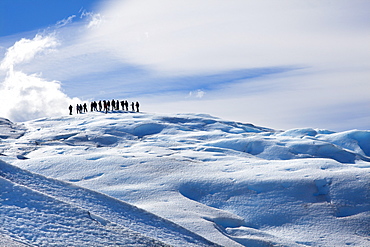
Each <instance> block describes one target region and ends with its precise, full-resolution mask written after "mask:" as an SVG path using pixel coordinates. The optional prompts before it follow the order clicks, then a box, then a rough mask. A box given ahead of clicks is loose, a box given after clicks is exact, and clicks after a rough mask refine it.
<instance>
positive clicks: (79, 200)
mask: <svg viewBox="0 0 370 247" xmlns="http://www.w3.org/2000/svg"><path fill="white" fill-rule="evenodd" d="M0 185H1V186H0V202H1V205H2V210H1V212H0V220H1V222H2V229H1V230H2V231H3V232H5V233H7V235H8V236H9V237H8V238H9V239H10V240H11V241H13V242H15V241H17V242H20V243H24V244H30V245H37V246H50V245H60V246H61V245H64V246H65V245H68V246H86V245H90V246H111V245H114V246H167V244H165V243H164V242H160V241H158V240H154V239H152V238H151V237H147V236H144V234H145V235H149V236H150V235H154V236H155V237H156V238H159V239H160V238H162V239H163V241H165V242H167V243H170V244H175V245H185V244H186V246H193V245H194V246H209V245H213V244H212V243H210V242H208V241H206V240H204V239H202V238H201V237H199V236H197V235H196V234H194V233H191V232H189V231H187V230H185V229H183V228H181V227H180V226H177V225H175V224H173V223H172V222H169V221H166V220H164V219H162V218H159V217H158V216H155V215H152V214H150V213H149V212H146V211H144V210H140V209H138V208H137V207H135V206H132V205H129V204H127V203H124V202H121V201H118V200H116V199H114V198H110V197H108V196H105V195H103V194H100V193H97V192H93V191H90V190H87V189H83V188H79V187H77V186H74V185H71V184H67V183H64V182H61V181H58V180H54V179H48V178H45V177H43V176H40V175H36V174H32V173H30V172H26V171H23V170H21V169H19V168H16V167H13V166H11V165H9V164H7V163H5V162H2V161H0ZM130 228H131V229H130ZM132 229H134V230H137V231H138V232H136V231H134V230H132ZM153 231H154V232H153ZM139 232H141V233H139Z"/></svg>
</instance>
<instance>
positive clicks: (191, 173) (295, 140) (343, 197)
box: [0, 112, 370, 246]
mask: <svg viewBox="0 0 370 247" xmlns="http://www.w3.org/2000/svg"><path fill="white" fill-rule="evenodd" d="M22 128H24V129H25V130H24V131H25V132H24V134H23V135H20V136H19V137H17V138H16V139H15V138H13V139H12V138H7V139H4V140H2V143H1V144H0V145H1V147H2V149H3V156H2V159H3V160H4V161H6V162H8V163H10V164H12V165H15V166H17V167H20V168H22V169H24V170H27V171H30V172H32V173H37V174H41V175H43V176H46V177H48V179H51V180H52V181H59V182H58V184H59V183H60V188H59V189H58V190H56V191H55V193H54V194H51V192H50V191H53V190H51V189H47V190H46V191H45V190H42V189H41V188H42V186H41V187H40V186H38V184H40V181H44V179H46V178H45V177H42V178H43V179H40V178H39V179H38V180H37V182H36V181H35V184H37V186H36V185H32V184H31V183H28V182H27V183H26V182H25V181H27V179H23V180H21V181H22V182H19V181H20V180H19V179H15V180H14V179H13V180H12V179H10V177H12V176H15V175H9V176H8V177H6V176H5V177H4V176H3V177H4V179H7V180H8V181H10V182H11V183H15V184H16V185H21V186H25V187H27V188H30V189H32V190H35V191H38V192H41V193H44V194H46V195H50V196H51V197H53V198H56V199H57V200H60V201H62V202H63V203H67V204H68V205H72V206H73V207H74V206H76V205H77V206H78V207H79V208H80V209H82V210H85V211H88V212H90V214H91V219H92V220H94V221H95V222H98V223H99V225H102V226H104V227H105V226H107V225H109V224H112V223H115V224H117V225H119V226H122V227H124V229H126V228H127V229H130V230H132V231H135V232H136V233H138V234H139V236H138V238H139V237H141V236H143V237H144V240H143V241H149V240H148V239H146V238H145V236H146V237H148V238H150V240H153V241H159V242H161V243H166V244H173V245H175V246H181V245H183V246H190V245H189V243H190V244H193V245H195V246H196V245H202V244H203V245H207V244H210V243H216V244H219V245H222V246H368V245H369V244H370V239H369V236H370V223H369V222H370V198H369V195H370V193H369V192H370V190H369V186H368V181H369V180H370V156H369V153H370V152H369V145H370V131H368V130H367V131H360V130H351V131H346V132H340V133H335V132H333V131H329V130H320V129H312V128H301V129H292V130H286V131H280V130H273V129H269V128H265V127H258V126H255V125H253V124H246V123H238V122H232V121H225V120H222V119H219V118H216V117H212V116H209V115H204V114H177V115H156V114H149V113H129V112H115V113H110V114H102V113H88V114H81V115H77V116H65V117H58V118H44V119H38V120H34V121H29V122H25V123H24V126H23V127H22ZM11 174H20V172H12V173H11ZM33 176H36V175H35V174H33ZM31 177H32V176H31ZM48 179H46V180H47V181H49V180H48ZM53 179H57V180H53ZM30 180H31V181H33V180H32V179H30ZM60 181H65V182H68V183H62V182H60ZM45 183H46V182H45ZM48 183H49V182H48ZM50 183H51V182H50ZM53 184H54V183H53ZM71 184H73V185H76V186H78V187H77V188H79V190H83V193H82V192H81V193H82V194H83V195H84V196H80V197H78V196H72V198H71V197H68V195H69V194H71V195H74V193H75V192H73V193H72V192H71V190H72V189H71V188H73V185H71ZM35 186H36V187H35ZM71 186H72V187H71ZM53 187H54V185H53ZM47 188H49V187H47ZM82 188H86V189H82ZM72 191H73V190H72ZM61 195H63V196H61ZM86 195H89V196H86ZM97 195H99V198H100V199H99V200H97V199H94V200H93V203H92V202H91V201H89V200H90V199H86V200H88V202H87V201H83V200H82V198H85V197H87V198H91V197H92V198H96V196H97ZM103 197H104V199H102V198H103ZM76 201H77V202H78V203H77V202H76ZM102 201H105V202H109V203H108V204H109V205H108V206H105V207H103V206H102ZM72 202H73V203H72ZM113 202H114V203H113ZM124 202H126V203H124ZM115 203H117V204H119V205H120V206H119V207H123V208H126V211H128V212H131V214H133V215H134V216H133V217H130V216H128V215H126V214H125V213H124V211H119V210H117V207H116V206H114V205H116V204H115ZM81 205H93V206H91V207H89V208H86V207H85V206H81ZM133 205H134V206H135V207H137V209H136V210H139V209H138V208H141V209H140V210H142V211H140V210H139V211H135V210H133ZM40 207H41V206H40ZM94 207H96V208H98V209H97V210H95V211H94V210H92V209H91V208H94ZM133 212H135V213H133ZM139 212H141V213H139ZM145 212H146V213H147V214H149V213H148V212H150V213H151V214H150V215H151V216H147V217H144V216H143V215H146V214H145ZM156 215H158V216H156ZM122 218H123V219H125V220H122ZM116 219H117V220H116ZM164 219H165V220H164ZM157 220H158V221H157ZM129 222H130V223H129ZM155 222H160V223H158V224H155ZM171 222H174V223H171ZM136 225H137V227H135V226H136ZM180 226H181V227H180ZM104 227H103V228H104ZM157 228H158V229H157ZM140 229H143V230H140ZM99 231H103V230H102V229H100V230H99ZM82 232H83V231H82ZM176 232H180V233H181V234H179V238H176V237H175V235H176ZM0 234H3V232H2V231H1V228H0ZM112 234H113V235H114V233H112ZM5 235H6V234H5ZM14 236H18V235H14ZM199 236H201V237H199ZM10 237H12V235H11V236H10ZM23 239H24V238H22V240H23ZM205 239H207V240H205ZM207 241H210V242H207ZM181 242H182V243H183V244H180V243H181ZM184 243H185V244H184Z"/></svg>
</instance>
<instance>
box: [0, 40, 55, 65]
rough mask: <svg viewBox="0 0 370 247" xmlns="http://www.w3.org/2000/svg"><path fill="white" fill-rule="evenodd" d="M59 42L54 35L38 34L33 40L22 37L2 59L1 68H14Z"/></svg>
mask: <svg viewBox="0 0 370 247" xmlns="http://www.w3.org/2000/svg"><path fill="white" fill-rule="evenodd" d="M57 44H58V42H57V40H56V39H55V37H53V36H52V35H49V36H45V37H44V36H41V35H36V36H35V38H33V39H32V40H30V39H25V38H22V39H21V40H20V41H17V42H16V43H15V44H14V45H13V46H12V47H10V48H9V49H8V50H7V52H6V54H5V58H4V59H3V60H2V61H1V65H0V69H3V70H6V69H13V67H14V65H17V64H19V63H26V62H28V61H30V60H31V59H32V58H34V57H35V56H36V54H38V53H40V52H47V51H50V49H52V48H54V47H56V46H57Z"/></svg>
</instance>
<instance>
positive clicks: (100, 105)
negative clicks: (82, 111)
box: [98, 100, 103, 111]
mask: <svg viewBox="0 0 370 247" xmlns="http://www.w3.org/2000/svg"><path fill="white" fill-rule="evenodd" d="M98 104H99V111H101V109H102V108H103V106H102V104H101V100H99V103H98Z"/></svg>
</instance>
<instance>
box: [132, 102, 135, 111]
mask: <svg viewBox="0 0 370 247" xmlns="http://www.w3.org/2000/svg"><path fill="white" fill-rule="evenodd" d="M131 109H132V111H135V103H134V102H131Z"/></svg>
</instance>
